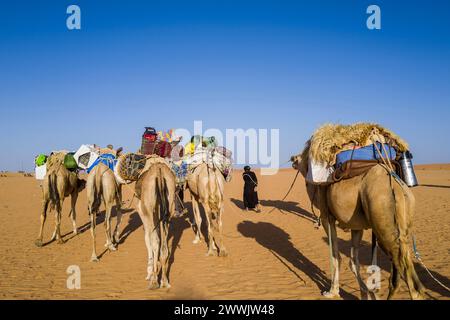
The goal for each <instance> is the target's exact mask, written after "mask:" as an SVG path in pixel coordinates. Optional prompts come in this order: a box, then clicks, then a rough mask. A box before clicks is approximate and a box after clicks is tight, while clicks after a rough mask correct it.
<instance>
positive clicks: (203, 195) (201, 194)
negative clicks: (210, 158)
mask: <svg viewBox="0 0 450 320" xmlns="http://www.w3.org/2000/svg"><path fill="white" fill-rule="evenodd" d="M224 183H225V180H224V178H223V175H222V173H221V172H220V171H219V170H218V169H217V168H215V167H214V168H210V167H209V166H208V165H207V164H206V163H201V164H200V165H198V166H197V167H196V168H195V169H194V170H193V172H191V173H190V174H189V175H188V177H187V179H186V185H187V188H188V189H189V191H190V193H191V198H192V207H193V211H194V218H195V225H194V226H195V228H194V232H195V239H194V241H193V243H194V244H196V243H199V242H200V241H201V240H202V234H201V225H202V217H201V215H200V208H199V203H201V204H202V206H203V208H204V210H205V215H206V220H207V224H208V240H209V243H208V252H207V255H208V256H211V255H215V254H216V253H217V254H218V256H219V257H225V256H227V251H226V249H225V246H224V244H223V239H222V214H223V210H224V200H223V190H224Z"/></svg>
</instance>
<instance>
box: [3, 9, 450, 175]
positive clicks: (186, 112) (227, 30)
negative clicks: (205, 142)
mask: <svg viewBox="0 0 450 320" xmlns="http://www.w3.org/2000/svg"><path fill="white" fill-rule="evenodd" d="M70 4H77V5H79V6H80V8H81V15H82V16H81V20H82V29H81V30H77V31H69V30H68V29H67V28H66V18H67V16H68V15H67V14H66V8H67V6H68V5H70ZM370 4H377V5H379V6H380V7H381V19H382V29H381V30H379V31H377V30H375V31H370V30H368V29H367V28H366V18H367V16H368V15H367V14H366V13H365V12H366V8H367V6H368V5H370ZM449 109H450V1H448V0H442V1H439V0H436V1H432V2H431V1H357V0H347V1H312V0H311V1H300V0H298V1H282V0H281V1H263V0H259V1H247V0H241V1H233V0H217V1H212V0H208V1H197V0H183V1H172V0H163V1H152V0H148V1H133V0H129V1H112V0H111V1H94V0H89V1H87V0H71V1H65V0H58V1H46V0H39V1H37V0H36V1H21V0H18V1H8V2H4V3H2V4H1V7H0V148H1V150H2V152H1V154H2V156H1V157H0V170H18V169H20V168H21V166H22V163H23V166H24V168H25V169H27V170H30V169H32V166H33V157H34V155H36V154H38V153H41V152H43V153H47V152H49V151H51V150H54V149H62V148H65V149H72V150H76V149H77V148H78V147H79V145H80V144H82V143H97V144H101V145H105V144H108V143H113V144H114V145H115V146H119V145H122V146H124V147H125V149H126V150H136V149H137V148H138V146H139V144H140V136H141V134H142V132H143V127H144V126H148V125H150V126H155V127H157V129H166V128H170V127H183V128H187V129H192V126H193V121H194V120H203V123H204V126H205V127H208V128H211V127H214V128H219V129H225V128H244V129H245V128H268V129H270V128H279V129H280V135H281V147H280V151H281V159H282V161H284V160H287V159H288V157H289V156H290V155H291V154H294V153H297V152H298V151H300V149H301V148H302V147H303V144H304V142H305V140H306V139H307V138H308V137H309V136H310V134H311V132H312V131H313V130H314V129H315V128H317V127H318V126H319V125H320V124H322V123H325V122H341V123H350V122H355V121H375V122H379V123H381V124H383V125H385V126H387V127H389V128H391V129H392V130H394V131H396V132H397V133H398V134H400V135H401V136H402V137H403V138H405V139H406V140H407V141H409V143H410V145H411V147H412V152H413V153H414V155H415V162H416V163H432V162H450V148H449V142H448V140H449V127H450V121H449V120H450V110H449Z"/></svg>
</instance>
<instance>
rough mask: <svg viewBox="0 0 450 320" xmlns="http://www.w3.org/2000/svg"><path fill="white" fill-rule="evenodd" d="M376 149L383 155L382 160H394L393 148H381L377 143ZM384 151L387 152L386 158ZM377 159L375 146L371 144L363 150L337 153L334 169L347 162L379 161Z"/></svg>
mask: <svg viewBox="0 0 450 320" xmlns="http://www.w3.org/2000/svg"><path fill="white" fill-rule="evenodd" d="M377 147H378V150H379V151H380V152H381V154H382V155H383V158H389V159H390V160H394V159H395V157H396V154H397V152H396V150H395V149H394V148H393V147H391V146H389V145H388V144H384V148H383V146H382V145H381V143H379V142H377ZM385 149H386V150H387V157H386V152H385ZM352 154H353V155H352ZM379 159H380V154H379V153H378V151H377V150H376V149H375V145H374V144H371V145H369V146H366V147H363V148H359V149H354V150H346V151H342V152H340V153H338V154H337V155H336V168H339V167H340V166H342V164H343V163H344V162H347V161H349V160H379Z"/></svg>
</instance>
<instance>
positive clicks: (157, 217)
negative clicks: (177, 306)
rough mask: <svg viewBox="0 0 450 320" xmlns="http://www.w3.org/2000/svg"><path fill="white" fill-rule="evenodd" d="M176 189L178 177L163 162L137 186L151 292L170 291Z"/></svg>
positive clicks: (152, 169) (154, 164)
mask: <svg viewBox="0 0 450 320" xmlns="http://www.w3.org/2000/svg"><path fill="white" fill-rule="evenodd" d="M175 189H176V182H175V175H174V174H173V172H172V171H171V170H170V168H169V167H168V166H167V165H166V164H164V163H161V162H156V163H152V164H151V166H149V168H148V170H146V171H145V172H144V173H142V174H141V176H140V177H139V179H138V181H137V182H136V196H137V198H138V199H139V201H138V204H137V208H138V213H139V216H140V217H141V220H142V223H143V225H144V238H145V245H146V247H147V252H148V264H147V277H146V280H149V281H150V285H149V288H150V289H156V288H158V287H160V288H170V284H169V279H168V277H167V270H168V265H169V255H170V254H169V246H168V232H169V221H170V219H171V218H172V217H173V215H174V214H175V192H176V190H175ZM160 271H161V282H160V284H159V285H158V278H159V273H160Z"/></svg>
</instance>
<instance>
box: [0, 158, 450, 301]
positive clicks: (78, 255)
mask: <svg viewBox="0 0 450 320" xmlns="http://www.w3.org/2000/svg"><path fill="white" fill-rule="evenodd" d="M294 175H295V171H294V170H291V169H283V170H281V171H280V172H279V173H278V174H277V175H275V176H264V177H259V179H260V187H259V196H260V200H261V204H262V205H263V212H262V213H255V212H244V211H242V210H241V207H242V195H241V193H242V181H241V177H240V172H239V171H236V172H235V175H234V178H233V180H232V181H231V182H230V183H228V184H227V185H226V190H225V192H226V199H227V200H226V203H225V214H224V235H225V245H226V247H227V249H228V251H229V256H228V257H227V258H218V257H207V256H205V253H206V244H205V243H204V242H202V243H200V244H197V245H194V244H192V240H193V239H194V234H193V232H192V230H191V229H190V226H189V223H188V222H187V221H186V220H185V219H183V218H178V219H174V221H173V224H172V228H171V235H172V236H171V240H170V241H171V242H170V247H171V248H172V252H173V256H172V261H171V267H170V270H169V277H170V282H171V285H172V288H170V289H168V290H165V289H164V290H154V291H150V290H148V289H147V281H145V280H144V279H145V276H146V249H145V245H144V239H143V238H144V235H143V230H142V225H141V221H140V219H139V216H138V214H137V212H136V211H135V210H134V205H135V202H133V203H132V205H131V208H128V206H129V204H130V199H131V195H132V193H131V190H129V189H127V188H126V189H125V190H124V199H125V200H126V204H125V208H126V209H125V214H124V219H123V222H122V226H121V230H122V240H121V244H120V246H119V249H118V251H116V252H104V254H102V255H101V258H100V262H98V263H92V262H90V261H89V259H90V254H91V236H90V233H89V223H88V221H89V219H88V214H87V210H86V209H87V206H86V193H85V191H83V192H82V193H81V195H80V197H79V201H78V203H77V213H78V219H77V220H78V225H79V227H80V228H81V234H79V235H78V236H76V237H72V235H71V234H70V231H71V225H70V219H69V218H68V212H69V210H68V205H69V203H68V201H66V203H65V205H64V215H63V219H62V232H63V234H66V236H65V239H66V240H67V242H66V243H65V244H63V245H58V244H56V243H50V244H48V245H46V246H44V247H43V248H37V247H35V245H34V240H35V238H36V236H37V233H38V228H39V214H40V206H41V190H40V188H39V186H38V183H37V181H36V180H35V179H33V178H29V177H23V175H18V174H7V175H6V177H4V176H2V177H0V219H1V220H0V257H1V260H0V279H1V280H0V298H2V299H109V298H112V299H323V297H322V296H321V294H320V293H321V291H322V290H324V289H325V288H326V287H327V286H328V284H329V272H330V271H329V270H330V267H329V257H328V247H327V239H326V238H325V233H324V231H323V230H316V229H314V227H313V223H312V217H313V216H312V213H311V212H310V203H309V200H308V198H307V195H306V194H305V187H304V181H303V179H302V178H299V179H298V181H297V183H296V185H295V187H294V188H293V190H292V192H291V193H290V195H289V197H288V198H287V199H286V200H285V201H279V199H281V198H282V197H283V196H284V193H285V192H286V191H287V188H288V187H289V185H290V183H291V181H292V179H293V178H294ZM417 175H418V178H419V181H420V183H421V185H422V186H419V187H416V188H414V189H413V190H414V194H415V196H416V200H417V210H416V216H415V221H414V223H415V234H416V237H417V245H418V249H419V251H420V253H421V255H422V258H423V260H424V261H425V263H426V264H427V266H428V267H429V268H430V270H431V271H432V273H433V275H434V276H435V277H436V278H438V279H439V280H440V281H442V282H443V283H444V284H445V285H447V286H450V280H449V277H450V266H449V263H450V257H449V249H450V247H449V244H450V165H448V164H445V165H428V166H418V170H417ZM186 199H187V200H188V202H189V196H186ZM274 207H275V208H276V209H275V210H273V211H272V212H270V213H269V211H270V210H271V209H272V208H274ZM98 222H99V223H102V222H103V213H102V214H101V215H100V216H99V218H98ZM114 224H115V221H114ZM53 225H54V217H53V214H51V215H49V217H48V222H47V225H46V228H45V235H44V237H45V239H47V241H48V239H49V238H50V236H51V232H52V228H53ZM339 237H340V239H341V240H340V248H341V252H342V257H343V265H342V270H341V285H342V298H344V299H357V298H359V290H358V285H357V283H356V281H355V279H354V277H353V274H352V273H351V271H350V269H349V267H348V262H349V260H348V259H349V258H348V257H349V251H350V244H349V238H350V235H349V233H345V232H343V231H339ZM45 239H44V240H45ZM97 239H98V240H97V244H98V249H99V252H102V251H100V249H102V247H101V246H102V245H103V243H104V239H105V234H104V229H103V224H101V225H99V227H98V228H97ZM369 241H370V232H366V234H365V236H364V246H363V248H362V250H361V251H362V252H361V262H362V265H363V266H362V271H363V276H364V277H367V276H368V274H366V273H365V267H366V266H367V265H368V264H369V255H370V244H369ZM70 265H78V266H79V267H80V269H81V289H80V290H69V289H67V288H66V279H67V277H68V275H67V273H66V269H67V267H68V266H70ZM380 266H381V268H382V269H383V272H382V287H381V291H380V296H381V298H385V297H386V295H387V287H388V272H387V270H389V262H388V260H387V258H386V257H385V256H384V255H383V254H380ZM417 269H418V271H419V276H420V278H421V279H422V281H423V283H424V285H425V287H426V288H427V295H426V296H427V298H429V299H448V298H449V297H450V293H448V292H446V291H445V290H443V289H441V288H440V287H439V286H438V285H436V284H435V282H434V281H433V280H432V279H431V278H430V277H429V276H428V275H427V274H426V272H425V271H424V269H423V268H421V267H420V266H417ZM398 298H399V299H407V298H408V293H407V291H406V285H405V284H402V290H401V292H400V293H399V294H398Z"/></svg>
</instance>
